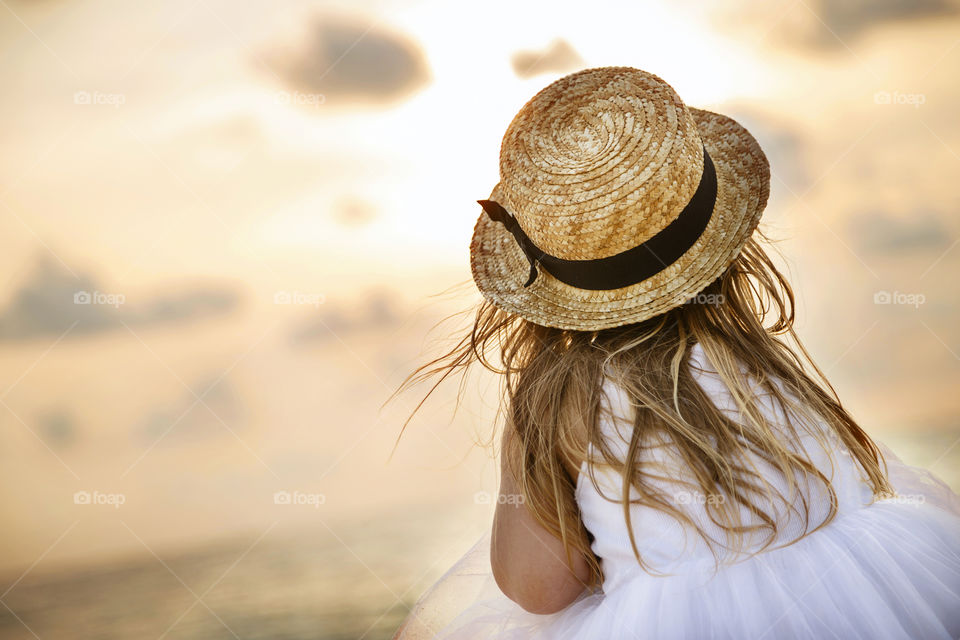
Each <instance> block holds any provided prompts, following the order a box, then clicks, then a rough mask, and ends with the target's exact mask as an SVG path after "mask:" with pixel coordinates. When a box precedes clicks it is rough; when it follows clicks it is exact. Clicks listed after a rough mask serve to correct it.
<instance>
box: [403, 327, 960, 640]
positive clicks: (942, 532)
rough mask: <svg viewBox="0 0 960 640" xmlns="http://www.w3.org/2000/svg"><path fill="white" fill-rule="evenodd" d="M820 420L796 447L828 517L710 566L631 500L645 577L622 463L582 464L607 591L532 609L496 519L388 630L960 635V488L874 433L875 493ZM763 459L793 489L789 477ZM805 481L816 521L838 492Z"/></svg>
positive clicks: (785, 528)
mask: <svg viewBox="0 0 960 640" xmlns="http://www.w3.org/2000/svg"><path fill="white" fill-rule="evenodd" d="M690 366H691V371H692V372H693V375H694V377H695V379H696V380H697V382H698V383H699V384H700V386H701V387H702V388H703V389H704V391H706V392H707V394H708V395H709V396H710V398H711V399H712V400H713V402H714V403H715V404H716V405H717V407H718V408H719V409H720V410H721V411H724V412H725V413H726V414H727V415H728V416H730V417H731V419H733V420H737V417H738V415H739V412H738V411H737V410H736V406H735V404H734V402H733V399H732V397H731V396H730V394H729V392H728V391H727V388H726V386H725V385H724V383H723V382H722V381H721V379H720V377H719V375H718V374H717V373H716V370H715V369H713V367H712V366H711V365H710V363H709V361H708V360H707V359H706V357H705V354H704V353H703V350H702V347H701V346H700V345H699V344H695V345H694V346H693V348H692V350H691V356H690ZM778 384H779V383H778ZM780 388H781V390H782V389H783V387H782V386H781V387H780ZM603 391H604V409H605V410H604V414H603V418H602V421H601V425H600V426H601V430H602V432H603V434H604V437H605V438H607V439H608V442H609V443H610V445H611V447H612V448H613V449H614V450H615V451H618V452H619V454H620V455H621V456H623V455H624V454H625V452H626V450H627V443H628V442H629V440H630V433H631V431H632V429H631V426H632V421H631V416H630V409H629V406H630V405H629V403H628V401H627V398H626V396H625V394H624V393H623V392H622V391H621V390H620V389H619V388H617V387H616V386H615V385H613V383H612V382H611V381H609V380H608V381H607V382H606V383H605V384H604V386H603ZM766 400H767V399H765V398H761V409H762V410H763V411H764V412H765V413H766V414H767V416H768V418H769V419H771V420H773V421H774V422H775V424H783V415H782V413H781V412H780V410H779V407H778V406H777V405H776V404H775V403H773V402H768V401H766ZM811 428H812V429H822V430H823V432H824V433H826V434H828V438H829V441H830V442H831V443H832V447H833V448H832V449H831V450H827V449H824V448H823V447H822V446H821V445H819V444H818V443H817V441H816V440H815V439H814V437H813V436H812V435H810V433H809V431H808V430H807V429H805V428H802V429H799V430H798V433H799V439H798V440H796V441H794V442H795V443H794V444H793V445H791V446H793V447H797V448H799V447H803V449H804V455H805V456H806V457H807V458H808V459H810V460H811V461H813V462H814V464H816V465H817V467H818V468H819V469H820V470H821V471H822V472H823V473H824V474H825V476H826V477H827V478H830V479H831V482H832V486H833V488H834V491H835V492H836V497H837V503H838V504H837V513H836V515H835V517H834V519H833V520H832V521H831V522H830V523H828V524H827V525H825V526H824V527H822V528H821V529H819V530H818V531H815V532H813V533H810V534H809V535H807V536H806V537H804V538H802V539H800V540H799V541H797V542H794V543H793V544H784V545H783V546H780V547H779V548H776V547H777V544H778V542H779V541H781V540H782V541H783V542H784V543H787V542H789V541H791V540H794V539H795V538H797V537H798V534H799V533H801V532H802V531H804V521H803V518H802V517H801V516H800V515H799V514H801V513H802V512H800V511H796V510H791V509H783V510H782V511H778V516H779V517H780V519H779V522H780V529H781V531H780V534H779V536H778V539H777V541H776V542H775V543H774V544H773V545H770V546H769V547H768V548H767V550H764V551H761V552H760V553H757V554H753V555H749V556H746V555H745V556H744V558H743V559H741V560H739V561H737V562H734V563H732V564H723V565H720V566H719V568H717V565H716V564H715V557H714V555H713V554H712V553H711V551H710V549H709V547H708V546H707V544H706V542H705V541H703V540H702V538H700V537H699V536H697V535H694V534H693V532H692V531H690V530H687V529H685V528H684V526H682V525H681V524H680V523H679V522H678V521H676V520H675V519H673V518H671V517H669V516H667V515H665V514H663V513H662V512H659V511H656V510H653V509H651V508H649V507H643V506H640V505H633V506H632V507H631V509H632V511H631V519H632V525H633V531H634V539H635V540H636V542H637V547H638V550H639V551H640V554H641V557H643V558H644V561H645V562H646V563H647V564H648V566H650V567H651V568H652V569H653V570H654V571H656V572H657V573H658V575H651V573H648V572H646V571H644V570H643V569H642V568H641V567H640V565H639V564H638V563H637V560H636V558H635V556H634V554H633V550H632V548H631V545H630V538H629V533H628V529H627V525H626V522H625V520H624V516H623V509H622V506H621V504H618V503H617V502H614V501H612V500H615V499H619V497H620V496H621V493H620V492H621V486H622V484H621V483H622V477H621V476H620V475H619V474H618V473H616V472H615V470H613V469H610V468H609V467H606V468H604V467H603V466H601V465H599V464H594V465H588V463H587V462H584V464H583V466H582V467H581V470H580V476H579V478H578V482H577V487H576V500H577V503H578V504H579V507H580V511H581V518H582V519H583V522H584V525H585V526H586V528H587V529H588V530H589V531H590V532H591V534H593V536H594V541H593V544H592V548H593V551H594V553H596V554H597V556H598V557H599V558H600V559H601V563H602V566H603V571H604V582H603V585H602V589H599V590H596V591H594V592H587V591H585V592H584V593H582V594H581V595H580V596H579V598H578V599H577V600H576V601H575V602H573V603H572V604H571V605H570V606H568V607H567V608H565V609H564V610H562V611H560V612H558V613H555V614H549V615H537V614H532V613H528V612H526V611H524V610H523V609H522V608H521V607H520V606H519V605H517V604H516V603H514V602H513V601H511V600H510V599H508V598H507V597H506V596H505V595H503V593H501V592H500V590H499V588H498V587H497V585H496V582H495V581H494V578H493V575H492V571H491V568H490V555H489V552H490V534H489V533H487V534H485V535H484V536H483V537H482V538H481V539H480V540H478V541H477V543H476V544H475V545H474V546H473V547H472V548H471V549H470V550H469V551H468V552H467V553H466V554H465V555H464V556H463V557H462V558H461V559H460V560H459V561H458V562H457V563H455V564H454V566H453V567H451V569H450V570H449V571H448V572H447V573H446V574H445V575H444V576H443V577H442V578H440V580H439V581H438V582H437V583H436V584H434V585H433V587H431V588H430V589H429V590H428V591H427V592H426V593H425V594H424V595H423V596H422V597H421V598H420V600H419V601H418V602H417V603H416V604H415V606H414V608H413V609H412V610H411V613H410V615H409V616H408V618H407V621H406V622H405V624H404V626H403V627H401V629H400V630H398V632H397V635H396V636H395V638H397V639H399V640H415V639H419V638H442V639H451V640H453V639H455V640H462V639H474V638H475V639H478V640H479V639H481V638H482V639H486V638H507V639H513V638H516V639H520V638H536V639H543V640H548V639H549V640H566V639H568V638H569V639H573V638H584V639H619V638H624V639H627V640H630V639H647V638H657V639H660V638H677V639H680V638H683V639H697V640H701V639H705V638H730V639H737V640H745V639H759V638H763V639H769V640H774V639H777V640H779V639H781V638H818V639H819V638H840V639H843V640H849V639H864V640H867V639H869V640H877V639H900V638H903V639H906V638H911V639H913V638H942V639H944V640H946V639H955V638H960V498H958V496H957V495H956V494H955V493H954V492H953V491H951V490H950V488H949V487H948V486H947V485H946V484H945V483H944V482H942V480H940V479H939V478H938V477H936V476H935V475H933V474H931V473H930V472H929V471H926V470H924V469H921V468H918V467H913V466H910V465H907V464H905V463H904V462H902V461H901V460H900V459H899V458H898V457H897V456H896V455H895V454H894V453H893V452H892V451H891V450H890V449H889V448H888V447H886V446H885V445H883V443H879V442H878V443H877V444H878V446H879V447H880V449H881V451H882V452H883V454H884V458H885V460H886V463H887V470H888V475H889V478H890V481H891V483H892V484H893V486H894V488H895V489H896V491H897V496H896V497H893V498H887V499H883V500H876V501H875V500H874V499H873V495H872V492H871V490H870V487H869V486H868V484H867V483H866V481H865V475H864V474H863V471H862V470H861V469H860V467H859V465H857V464H856V462H855V460H854V459H853V458H852V456H851V454H850V453H849V451H847V450H846V448H845V447H844V445H843V444H842V442H841V441H840V440H839V438H838V437H837V436H836V435H835V434H834V435H830V433H831V432H830V431H829V430H828V429H827V428H826V426H825V425H822V424H821V425H813V426H812V427H811ZM591 451H592V449H591ZM644 455H645V456H647V455H649V456H651V457H652V458H656V459H657V460H656V461H657V462H659V463H661V464H666V465H670V464H672V463H673V460H674V458H673V455H672V449H671V448H670V447H658V448H654V449H652V450H647V451H645V452H644ZM621 459H622V458H621ZM642 463H643V460H641V464H642ZM757 464H758V468H759V469H761V470H762V471H768V472H769V473H765V474H764V477H765V479H767V480H768V481H770V482H771V483H772V484H774V485H775V486H777V487H778V489H780V491H781V492H784V495H787V490H786V483H785V482H784V478H783V477H782V475H781V474H779V472H775V471H774V470H772V469H771V468H770V467H768V466H767V465H765V464H764V463H762V461H759V460H758V461H757ZM590 466H592V474H591V468H590ZM673 468H675V474H676V475H672V476H670V477H671V478H677V479H682V478H683V477H684V472H683V468H682V466H680V465H679V464H677V466H676V467H673ZM657 484H658V486H659V487H660V488H661V489H663V490H665V491H667V492H668V494H667V495H672V496H673V497H674V499H675V500H676V501H677V503H678V504H682V505H685V507H686V508H687V509H688V510H687V512H688V513H689V514H690V515H691V516H692V517H694V518H695V520H696V521H697V522H698V524H700V526H701V527H703V528H704V530H705V531H707V532H708V533H711V532H713V533H716V534H717V535H720V533H719V532H720V531H721V530H719V529H712V528H711V527H712V523H710V521H709V518H707V516H706V506H705V504H706V502H707V500H710V499H711V498H710V497H705V496H698V495H696V494H695V493H691V492H689V491H687V489H686V488H684V485H681V484H678V483H677V484H671V481H669V480H666V479H665V480H663V481H662V482H661V481H658V482H657ZM801 491H803V495H804V497H805V498H806V499H807V500H808V504H809V505H810V507H809V509H810V519H809V523H810V524H809V525H808V528H809V529H812V528H814V527H815V526H816V525H817V524H819V523H820V522H821V521H822V519H823V517H822V516H823V515H825V514H826V513H827V510H828V508H829V498H828V495H827V494H826V493H825V492H824V490H823V488H822V486H821V485H818V484H815V483H809V484H806V485H803V486H801ZM747 517H748V518H749V515H748V516H747ZM713 537H714V538H715V539H720V540H722V539H723V538H722V537H721V538H717V537H716V535H714V536H713ZM659 574H662V575H659Z"/></svg>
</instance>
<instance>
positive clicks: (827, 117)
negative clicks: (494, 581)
mask: <svg viewBox="0 0 960 640" xmlns="http://www.w3.org/2000/svg"><path fill="white" fill-rule="evenodd" d="M605 65H626V66H635V67H639V68H642V69H645V70H648V71H651V72H653V73H655V74H657V75H659V76H660V77H662V78H663V79H665V80H666V81H667V82H669V83H670V84H671V85H672V86H673V87H674V88H675V89H676V90H677V92H678V93H679V95H680V96H681V97H682V98H683V99H684V101H685V102H686V103H687V104H689V105H690V106H696V107H700V108H706V109H710V110H715V111H718V112H722V113H725V114H728V115H730V116H732V117H734V118H736V119H737V120H739V121H740V122H741V123H743V124H744V125H745V126H746V127H747V128H748V129H749V130H750V131H751V132H752V133H753V134H754V135H755V136H756V138H757V139H758V140H759V141H760V144H761V146H762V147H763V148H764V150H765V151H766V153H767V155H768V157H769V158H770V161H771V166H772V172H773V176H774V177H773V181H772V195H771V200H770V204H769V206H768V209H767V212H766V215H765V217H764V221H763V223H762V226H763V228H765V229H766V231H767V232H768V233H770V234H771V235H773V236H774V237H776V238H778V239H779V240H781V241H782V242H781V243H780V244H779V248H780V250H781V252H782V253H783V255H784V257H785V260H786V266H787V268H788V270H789V272H790V276H791V278H792V281H793V283H794V285H795V287H796V290H797V292H798V296H799V302H800V314H799V323H798V328H799V331H800V333H801V336H802V337H803V338H804V339H805V340H806V341H807V343H808V346H809V347H810V348H811V350H812V352H813V355H814V357H815V358H816V359H817V361H818V363H819V364H820V365H822V367H823V368H824V369H825V370H826V371H827V374H828V376H829V377H830V379H831V381H833V382H834V383H835V386H836V387H837V390H838V392H839V393H840V395H841V399H842V400H844V402H845V404H846V405H848V406H849V407H850V408H851V410H852V411H853V412H854V415H855V417H857V418H858V419H859V420H861V422H862V424H863V425H864V427H865V428H866V429H867V430H868V431H869V432H871V433H875V434H878V436H879V437H881V438H887V437H889V441H890V443H891V445H892V446H894V448H895V449H897V450H898V451H900V452H902V453H903V454H904V456H905V457H909V458H910V459H911V460H913V461H915V462H917V463H922V464H925V465H933V466H932V468H933V470H934V471H935V472H937V473H940V474H942V475H943V476H944V478H946V479H947V480H948V481H949V482H950V483H951V484H952V485H953V486H954V488H960V475H957V473H956V467H957V465H956V462H957V461H958V460H960V446H954V445H955V443H956V441H957V439H958V438H960V394H957V390H958V388H960V355H958V354H960V329H958V328H957V327H958V326H960V323H958V322H957V317H958V313H960V300H958V290H957V285H956V281H957V278H956V276H957V273H958V267H960V249H958V248H957V247H956V245H957V243H958V238H960V217H958V215H957V212H958V211H960V192H958V191H957V190H956V188H955V186H956V182H957V177H958V175H960V122H958V120H957V117H956V114H957V112H958V107H960V85H958V83H957V80H956V78H957V77H960V76H958V71H960V7H958V4H957V3H956V2H947V1H946V0H943V1H940V0H924V1H923V2H909V1H908V0H882V1H874V2H868V1H867V0H853V1H842V0H829V1H828V0H821V1H819V2H814V1H812V0H774V1H773V2H759V1H756V2H747V1H745V0H744V1H732V2H726V3H706V2H693V1H692V0H682V1H679V2H666V1H662V2H646V3H642V4H641V3H614V2H590V3H587V4H584V3H582V2H576V3H574V2H551V3H541V2H530V3H518V2H506V1H503V2H499V1H497V2H486V3H481V4H469V3H452V2H439V1H422V2H415V1H390V2H386V1H381V2H365V1H352V2H305V1H300V2H296V1H295V2H285V3H279V4H278V3H276V2H266V1H262V0H253V1H249V2H243V3H236V2H227V1H225V0H201V1H200V2H195V1H190V2H188V1H181V0H171V1H169V2H162V3H156V2H144V1H140V0H128V1H126V2H119V1H111V2H108V1H87V0H70V1H67V0H45V1H33V0H31V1H25V0H0V82H2V86H3V99H2V100H0V118H2V120H3V123H4V125H3V129H2V133H0V141H2V144H0V270H2V273H3V276H2V278H0V400H2V404H0V480H2V483H0V484H2V486H4V487H6V488H5V489H4V490H2V491H0V513H2V515H3V521H4V528H3V533H2V534H0V545H2V546H3V548H4V553H3V554H0V572H2V573H4V575H6V574H9V575H10V576H12V577H11V580H9V581H8V582H13V580H15V579H16V577H17V576H18V575H20V574H21V573H22V571H23V570H24V569H26V568H27V567H30V566H31V564H32V563H34V562H36V561H37V559H38V558H41V557H42V558H43V562H42V563H39V564H38V565H37V566H38V569H37V571H39V572H43V571H47V572H49V573H50V574H55V573H56V571H58V570H59V569H60V568H61V567H68V566H96V565H97V563H101V562H104V563H105V562H110V561H112V560H113V559H116V558H119V557H137V556H138V554H139V555H144V554H146V551H145V548H144V547H145V544H144V543H146V545H149V547H150V548H151V549H153V548H155V549H156V550H158V551H159V552H160V553H161V554H162V553H164V552H170V553H173V552H176V551H179V550H183V549H190V548H194V547H196V546H198V545H201V544H205V543H208V542H210V541H217V540H221V539H224V538H226V537H230V536H243V535H249V536H251V537H252V538H256V536H257V535H259V533H260V532H262V531H264V530H266V529H267V528H268V526H270V523H271V522H280V523H281V526H280V529H284V530H289V531H300V530H304V528H309V527H311V526H317V525H316V522H315V520H314V516H315V515H316V514H315V513H311V512H309V511H302V510H301V511H297V512H293V511H291V510H289V509H288V510H282V509H277V508H276V505H275V504H273V503H272V502H270V496H271V495H273V493H274V492H276V491H277V490H280V489H284V488H287V489H290V490H293V489H295V488H297V487H304V488H307V487H312V488H313V489H314V490H317V491H322V492H324V493H325V494H326V495H327V496H328V497H329V498H330V500H329V504H328V505H327V506H326V508H325V510H324V511H323V513H324V514H325V515H324V517H329V518H331V520H330V522H341V523H343V526H344V527H350V526H354V525H355V524H356V522H357V521H359V520H364V521H375V520H376V519H377V514H378V513H387V512H389V513H402V512H403V510H404V509H407V508H414V507H422V506H423V505H428V506H429V507H430V508H431V509H434V510H435V511H434V512H435V514H436V515H437V517H438V518H440V519H442V518H443V517H444V513H445V510H449V513H454V512H456V513H459V514H461V515H460V516H458V517H462V518H464V519H465V520H464V521H465V522H468V523H469V524H467V525H465V527H466V529H465V530H466V531H467V532H468V533H471V534H472V533H473V532H477V533H479V532H480V531H482V529H483V528H484V527H485V526H487V524H488V523H487V517H488V516H489V511H485V510H483V509H477V508H475V507H476V505H475V504H474V503H473V502H472V500H473V495H474V493H475V492H476V491H479V490H494V489H495V487H496V482H495V473H494V469H495V465H493V463H492V462H491V461H490V460H489V459H488V458H487V457H486V455H485V454H484V453H483V452H481V451H478V450H476V449H472V448H471V443H472V438H473V437H474V436H475V435H476V433H480V434H485V433H489V429H490V427H491V421H492V420H493V416H494V404H495V402H496V389H495V386H493V385H492V384H491V381H490V380H489V379H485V378H482V377H481V378H479V379H478V381H477V383H476V384H475V385H473V386H472V387H471V392H472V396H471V397H470V398H469V399H468V401H467V404H466V406H465V407H464V411H463V412H461V413H460V414H458V417H457V418H455V419H454V420H453V422H451V416H450V414H451V411H452V408H453V391H455V390H454V389H450V390H448V391H449V393H446V395H443V396H442V397H441V399H440V401H439V402H437V403H435V404H434V405H431V406H430V407H429V408H428V409H427V410H426V412H425V414H424V415H423V416H422V417H421V418H420V419H418V420H417V421H415V422H414V423H413V424H412V425H411V427H410V428H409V430H408V434H409V435H407V436H405V439H406V440H405V441H401V445H400V447H399V449H398V452H397V454H396V457H395V458H394V459H393V460H392V461H391V462H390V463H389V464H388V462H387V458H388V456H389V454H390V451H391V448H392V446H393V444H394V440H395V438H396V435H397V433H398V431H399V428H400V425H401V423H402V419H403V417H404V415H405V411H406V410H408V409H409V408H410V407H411V406H412V404H414V402H415V400H417V399H418V398H413V397H408V398H404V399H402V400H401V402H400V403H399V405H391V407H388V408H387V409H386V410H384V411H380V405H381V403H383V401H384V400H386V397H387V396H388V395H389V393H390V391H391V390H392V389H393V387H394V386H395V385H396V383H397V382H399V380H401V379H402V377H403V376H404V375H405V373H407V372H408V371H409V369H410V367H412V366H414V365H415V364H417V363H418V362H420V361H422V358H423V355H424V350H425V349H429V348H430V345H431V344H432V343H430V342H429V339H428V337H427V336H428V333H427V331H428V329H429V327H430V326H431V325H432V323H433V322H435V321H436V320H437V319H439V318H440V317H441V316H443V315H445V314H447V313H449V312H450V311H452V310H456V309H459V308H463V307H465V306H467V305H469V304H470V303H472V302H475V301H476V300H477V299H478V296H477V294H476V293H475V292H474V290H473V289H472V288H471V287H470V286H469V285H467V286H461V287H460V288H459V289H456V290H455V291H454V292H453V293H450V294H448V295H447V296H445V297H443V298H439V299H438V298H430V297H428V296H430V295H431V294H435V293H438V292H441V291H445V290H447V289H449V288H450V287H453V286H454V285H458V284H462V283H464V282H467V281H469V279H470V272H469V262H468V253H467V248H468V245H469V240H470V235H471V232H472V229H473V225H474V223H475V222H476V219H477V216H478V215H479V214H480V208H479V206H478V205H477V204H476V200H477V199H478V198H484V197H486V196H487V195H489V192H490V189H491V188H492V187H493V185H494V184H495V183H496V182H497V179H498V158H497V155H498V151H499V145H500V140H501V137H502V135H503V132H504V131H505V129H506V127H507V125H508V124H509V122H510V119H511V118H512V117H513V115H514V114H515V113H516V112H517V110H519V108H520V107H521V106H522V105H523V104H524V102H525V101H526V100H528V99H529V98H530V97H532V96H533V95H534V93H536V92H537V91H538V90H539V89H541V88H542V87H544V86H545V85H546V84H548V83H549V82H551V81H553V80H554V79H556V78H558V77H560V76H561V75H564V74H566V73H569V72H571V71H575V70H577V69H581V68H587V67H593V66H605ZM81 291H86V292H91V293H99V294H104V295H108V296H110V295H112V296H114V299H117V300H122V301H121V302H120V303H118V304H116V305H113V306H110V305H109V304H92V305H78V304H76V303H75V299H74V295H75V294H76V293H77V292H81ZM885 292H887V293H890V294H891V295H893V296H894V297H893V301H894V303H893V304H883V303H878V300H880V301H882V299H883V298H882V296H880V297H879V298H878V297H877V296H878V294H883V293H885ZM284 296H286V297H284ZM897 296H899V297H897ZM905 296H906V297H905ZM908 299H909V300H910V301H914V302H916V301H919V302H917V303H916V304H914V303H913V302H907V300H908ZM898 301H899V302H900V303H898ZM198 396H199V397H200V398H201V400H198V399H197V398H198ZM461 460H464V461H465V462H463V463H462V464H460V461H461ZM424 487H428V488H429V490H425V489H424ZM97 488H100V490H101V491H110V490H114V491H121V492H123V493H124V495H126V496H127V498H128V499H127V504H126V505H125V506H124V507H123V508H122V509H120V510H115V511H114V512H111V511H109V510H92V509H87V510H83V509H80V508H78V507H77V505H75V504H74V503H73V502H72V500H71V496H72V495H73V494H74V493H75V492H76V491H81V490H95V489H97ZM464 514H466V515H464ZM121 520H122V522H121ZM72 527H73V528H72ZM65 531H67V532H69V533H67V534H65V533H64V532H65ZM131 531H136V532H137V533H138V534H139V535H138V536H132V535H131ZM466 537H467V538H469V535H467V536H466ZM461 546H462V543H461ZM458 549H459V550H460V551H462V548H460V547H457V546H456V544H454V543H450V546H449V551H450V553H451V554H454V555H455V552H456V551H457V550H458ZM440 569H442V567H440V566H438V567H436V568H435V570H440ZM14 593H15V592H14Z"/></svg>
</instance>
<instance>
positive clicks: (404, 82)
mask: <svg viewBox="0 0 960 640" xmlns="http://www.w3.org/2000/svg"><path fill="white" fill-rule="evenodd" d="M267 55H268V56H269V57H270V58H271V59H273V60H276V61H277V65H276V66H277V67H279V68H280V69H281V75H282V76H283V77H284V79H285V80H286V81H287V83H288V84H289V85H290V88H292V89H293V90H295V91H297V92H301V93H302V94H304V95H314V96H322V104H331V103H340V102H368V103H375V104H376V103H390V102H394V101H396V100H399V99H401V98H405V97H407V96H408V95H409V94H411V93H413V92H414V91H416V90H418V89H420V88H421V87H422V86H424V85H425V84H426V83H427V82H428V81H429V79H430V72H429V69H428V66H427V62H426V58H425V56H424V54H423V52H422V51H421V49H420V47H419V45H418V44H417V43H416V42H415V41H414V40H413V39H412V38H410V37H409V36H407V35H405V34H402V33H400V32H397V31H395V30H391V29H386V28H384V27H382V26H379V25H372V26H371V25H370V24H369V23H368V21H366V20H364V19H362V18H360V17H357V16H348V15H340V14H325V15H323V16H319V17H317V18H316V19H315V20H314V22H313V24H312V25H311V27H310V28H309V33H308V34H307V37H306V38H305V39H303V40H302V41H301V42H300V44H299V45H297V46H296V47H295V48H294V49H293V50H286V51H283V50H282V47H281V46H277V47H275V48H274V51H273V52H272V53H268V54H267Z"/></svg>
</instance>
